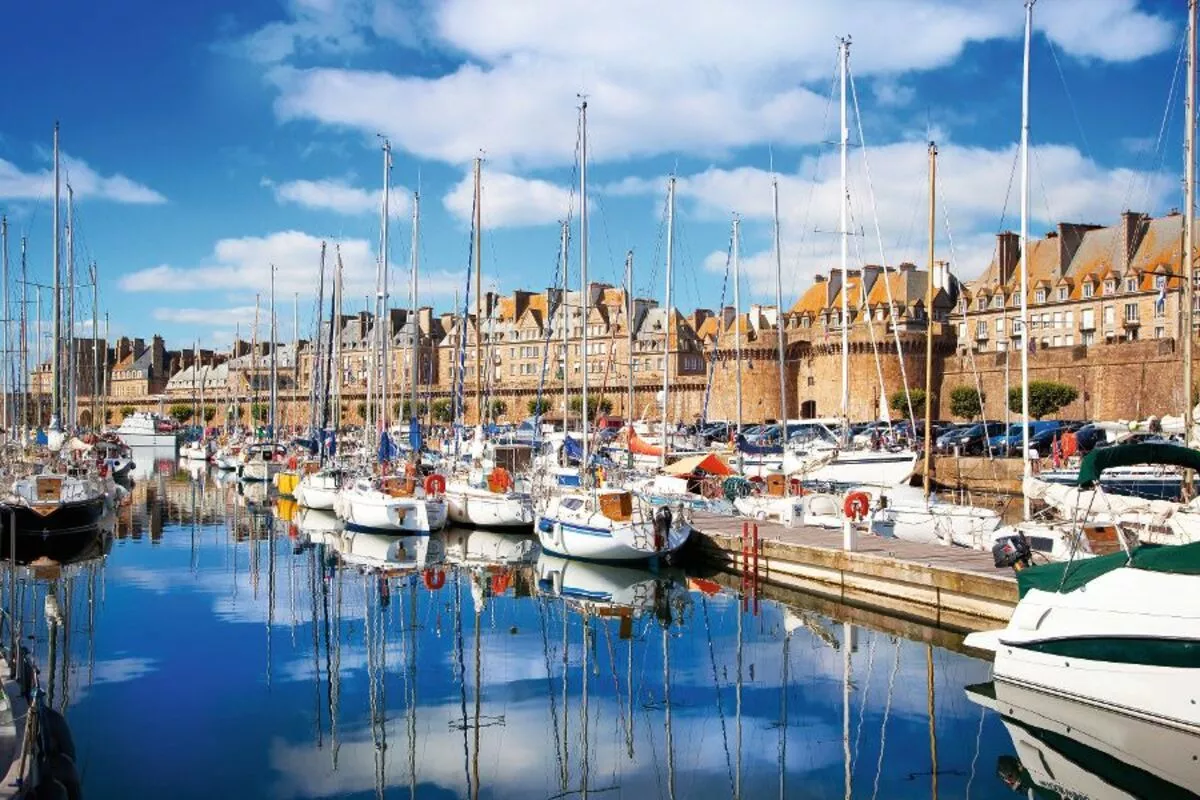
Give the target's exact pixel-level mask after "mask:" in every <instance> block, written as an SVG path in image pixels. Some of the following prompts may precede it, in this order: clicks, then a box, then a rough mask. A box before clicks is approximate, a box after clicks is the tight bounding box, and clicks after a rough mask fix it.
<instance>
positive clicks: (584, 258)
mask: <svg viewBox="0 0 1200 800" xmlns="http://www.w3.org/2000/svg"><path fill="white" fill-rule="evenodd" d="M587 197H588V196H587V100H584V101H583V102H582V103H581V104H580V105H579V286H580V289H581V291H580V298H579V305H580V317H581V319H582V325H580V327H581V328H582V329H583V338H582V341H581V344H580V348H581V350H582V358H581V363H582V364H583V370H582V372H583V379H582V381H581V391H582V392H583V399H582V401H581V402H580V405H579V408H580V409H581V413H580V415H579V416H580V429H581V430H582V431H583V469H584V471H585V472H586V471H587V468H588V449H589V448H588V425H589V423H590V420H589V419H588V417H589V416H591V409H589V408H588V367H589V366H591V365H590V364H589V363H588V310H589V309H590V308H591V302H590V297H589V293H588V272H587V268H588V251H587V248H588V222H587V212H588V207H587Z"/></svg>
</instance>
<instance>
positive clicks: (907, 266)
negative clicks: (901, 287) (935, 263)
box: [899, 261, 917, 272]
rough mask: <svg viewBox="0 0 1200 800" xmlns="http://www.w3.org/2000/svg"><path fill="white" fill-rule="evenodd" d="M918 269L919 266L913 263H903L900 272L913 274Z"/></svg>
mask: <svg viewBox="0 0 1200 800" xmlns="http://www.w3.org/2000/svg"><path fill="white" fill-rule="evenodd" d="M916 268H917V265H916V264H914V263H912V262H911V261H901V262H900V267H899V270H900V271H901V272H913V271H915V270H916Z"/></svg>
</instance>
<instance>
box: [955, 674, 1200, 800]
mask: <svg viewBox="0 0 1200 800" xmlns="http://www.w3.org/2000/svg"><path fill="white" fill-rule="evenodd" d="M966 694H967V697H968V698H969V699H970V700H971V702H973V703H976V704H978V705H980V706H983V707H984V708H987V709H990V710H991V711H993V712H995V713H996V714H998V715H999V716H1000V719H1001V721H1002V722H1003V724H1004V727H1005V729H1006V730H1007V731H1008V735H1009V736H1010V737H1011V738H1012V745H1013V753H1012V755H1003V756H1000V758H999V759H998V762H997V765H996V774H997V775H999V776H1000V778H1001V779H1002V780H1003V781H1004V782H1005V783H1006V784H1007V785H1008V787H1009V788H1010V789H1012V790H1013V791H1017V792H1025V793H1028V794H1029V795H1030V796H1039V797H1040V796H1056V797H1079V798H1083V797H1096V798H1100V797H1105V798H1130V800H1133V798H1148V797H1155V798H1168V797H1177V798H1183V797H1195V795H1194V794H1193V792H1194V791H1195V790H1196V788H1197V787H1200V737H1198V736H1196V735H1195V734H1191V733H1186V732H1183V731H1179V730H1176V729H1173V728H1168V727H1165V726H1162V725H1157V724H1155V723H1153V722H1149V721H1146V720H1143V719H1139V718H1137V717H1131V716H1128V715H1125V714H1119V713H1115V712H1112V711H1108V710H1106V709H1102V708H1096V707H1095V706H1092V705H1088V704H1085V703H1078V702H1075V701H1073V700H1070V699H1067V698H1064V697H1060V696H1058V695H1052V694H1045V693H1043V692H1039V691H1036V690H1034V689H1030V688H1028V687H1025V686H1021V685H1019V684H1014V683H1008V682H1003V681H997V682H994V683H986V684H977V685H975V686H968V687H967V688H966ZM1039 789H1040V790H1041V791H1042V792H1044V793H1045V794H1044V795H1043V794H1042V793H1039V792H1038V790H1039Z"/></svg>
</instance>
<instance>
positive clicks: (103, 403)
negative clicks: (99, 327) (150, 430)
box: [22, 311, 112, 425]
mask: <svg viewBox="0 0 1200 800" xmlns="http://www.w3.org/2000/svg"><path fill="white" fill-rule="evenodd" d="M22 324H23V323H22ZM111 341H112V337H111V335H110V334H109V329H108V312H107V311H105V312H104V366H103V369H104V386H103V394H101V395H100V419H101V421H102V422H103V423H104V424H105V425H107V424H108V392H109V389H111V388H112V373H111V372H109V369H108V343H109V342H111Z"/></svg>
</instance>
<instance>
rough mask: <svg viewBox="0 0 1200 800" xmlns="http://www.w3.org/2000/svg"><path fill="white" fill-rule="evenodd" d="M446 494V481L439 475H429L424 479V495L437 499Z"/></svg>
mask: <svg viewBox="0 0 1200 800" xmlns="http://www.w3.org/2000/svg"><path fill="white" fill-rule="evenodd" d="M445 493H446V479H445V478H443V477H442V476H441V475H430V476H428V477H426V478H425V494H426V495H428V496H430V497H439V496H441V495H443V494H445Z"/></svg>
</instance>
